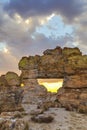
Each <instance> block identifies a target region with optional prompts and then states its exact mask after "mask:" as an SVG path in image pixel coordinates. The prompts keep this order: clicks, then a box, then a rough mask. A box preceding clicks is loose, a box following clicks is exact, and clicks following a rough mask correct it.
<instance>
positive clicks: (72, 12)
mask: <svg viewBox="0 0 87 130" xmlns="http://www.w3.org/2000/svg"><path fill="white" fill-rule="evenodd" d="M84 4H85V2H84V1H83V0H36V1H35V0H26V1H25V0H10V2H9V3H8V4H6V5H5V7H4V9H5V10H6V11H8V13H9V14H10V15H13V14H14V13H18V14H20V15H21V16H22V17H24V18H27V17H29V16H36V15H48V14H51V13H53V12H55V13H58V14H62V15H64V16H66V17H67V18H68V19H73V18H74V17H76V16H77V15H80V14H81V13H82V12H83V10H84Z"/></svg>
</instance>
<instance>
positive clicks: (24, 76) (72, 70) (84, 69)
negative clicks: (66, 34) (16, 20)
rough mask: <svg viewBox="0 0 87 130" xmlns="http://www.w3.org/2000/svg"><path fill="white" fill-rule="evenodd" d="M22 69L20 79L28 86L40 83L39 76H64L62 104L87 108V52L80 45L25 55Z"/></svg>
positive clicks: (59, 101)
mask: <svg viewBox="0 0 87 130" xmlns="http://www.w3.org/2000/svg"><path fill="white" fill-rule="evenodd" d="M19 69H20V70H21V72H22V73H21V82H24V84H27V85H28V86H29V83H30V84H32V85H33V83H37V81H36V80H37V78H63V79H64V83H63V87H62V88H60V90H59V91H58V94H57V100H58V103H59V106H61V107H65V108H67V109H70V110H77V111H80V112H87V55H82V53H81V52H80V50H79V49H78V48H67V47H65V48H63V49H62V48H60V47H56V48H55V49H48V50H46V51H44V52H43V55H42V56H38V55H36V56H29V57H23V58H22V59H21V60H20V62H19ZM32 81H33V83H32ZM34 86H35V85H34Z"/></svg>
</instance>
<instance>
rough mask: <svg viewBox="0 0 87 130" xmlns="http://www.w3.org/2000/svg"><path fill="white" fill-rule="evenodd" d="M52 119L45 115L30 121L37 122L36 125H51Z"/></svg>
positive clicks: (34, 117) (32, 118)
mask: <svg viewBox="0 0 87 130" xmlns="http://www.w3.org/2000/svg"><path fill="white" fill-rule="evenodd" d="M53 119H54V118H53V117H52V116H51V115H45V114H41V115H38V116H33V117H31V120H32V121H34V122H38V123H51V122H52V121H53Z"/></svg>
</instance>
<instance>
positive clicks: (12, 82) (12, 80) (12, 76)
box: [5, 72, 20, 86]
mask: <svg viewBox="0 0 87 130" xmlns="http://www.w3.org/2000/svg"><path fill="white" fill-rule="evenodd" d="M5 79H6V81H7V83H8V85H9V86H19V85H20V79H19V77H18V75H17V74H16V73H14V72H7V73H6V75H5Z"/></svg>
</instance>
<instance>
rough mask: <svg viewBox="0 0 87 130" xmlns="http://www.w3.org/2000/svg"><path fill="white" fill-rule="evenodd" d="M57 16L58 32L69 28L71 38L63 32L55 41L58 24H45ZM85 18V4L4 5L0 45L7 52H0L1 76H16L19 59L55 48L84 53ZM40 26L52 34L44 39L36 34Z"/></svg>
mask: <svg viewBox="0 0 87 130" xmlns="http://www.w3.org/2000/svg"><path fill="white" fill-rule="evenodd" d="M57 15H59V16H60V17H61V18H62V21H63V20H64V21H63V23H64V25H63V28H62V29H61V30H60V31H64V30H63V29H64V28H65V27H66V25H69V26H73V27H74V30H73V33H72V34H71V33H67V31H66V32H65V34H64V35H62V36H61V35H60V36H57V37H56V38H55V36H54V34H55V33H56V34H57V32H58V31H57V29H58V28H57V27H58V24H56V22H55V20H54V23H55V26H54V24H53V22H52V23H51V24H48V22H49V21H50V20H51V19H53V17H55V16H57ZM86 17H87V2H86V0H37V1H36V2H35V0H26V1H24V0H10V1H9V3H3V4H2V5H1V6H0V45H1V43H2V44H4V43H5V44H6V48H3V51H0V57H1V58H0V72H1V73H5V72H6V71H8V70H15V71H16V72H18V66H17V65H18V61H19V60H20V58H21V57H22V56H26V55H27V56H29V55H35V54H42V52H43V51H44V50H45V49H48V48H55V47H56V46H61V47H64V46H69V47H74V46H77V47H80V49H81V50H82V51H83V52H84V53H86V50H87V42H86V41H87V21H86ZM66 21H67V23H66ZM58 22H59V21H58ZM43 25H44V26H45V25H47V28H49V31H50V32H53V30H54V32H55V33H51V35H50V36H49V37H47V36H46V35H45V34H44V33H41V32H37V31H36V30H37V28H40V27H43ZM55 27H56V28H55ZM55 30H56V31H55ZM68 32H69V31H68ZM46 33H47V32H46ZM61 33H62V32H61ZM7 50H8V51H7ZM7 52H9V53H7Z"/></svg>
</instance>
